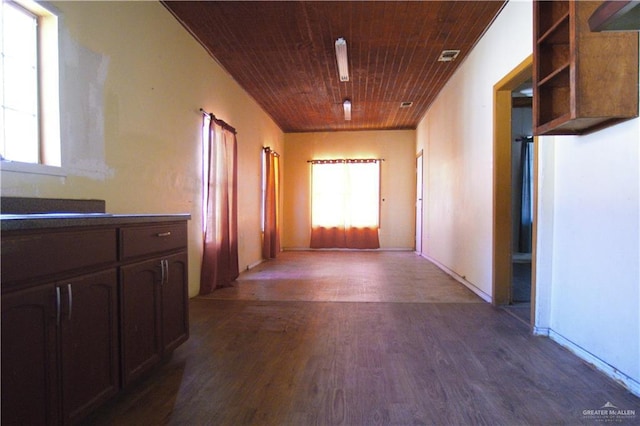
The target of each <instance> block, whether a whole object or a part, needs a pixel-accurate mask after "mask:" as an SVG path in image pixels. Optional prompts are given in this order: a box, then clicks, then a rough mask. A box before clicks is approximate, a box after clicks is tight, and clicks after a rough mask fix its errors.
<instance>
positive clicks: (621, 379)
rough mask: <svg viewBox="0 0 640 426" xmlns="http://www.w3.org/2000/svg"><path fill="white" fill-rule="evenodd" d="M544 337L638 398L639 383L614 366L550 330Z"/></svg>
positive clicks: (639, 393)
mask: <svg viewBox="0 0 640 426" xmlns="http://www.w3.org/2000/svg"><path fill="white" fill-rule="evenodd" d="M541 335H542V334H541ZM546 335H547V336H548V337H549V338H550V339H551V340H553V341H554V342H556V343H557V344H559V345H560V346H563V347H565V348H567V349H568V350H570V351H571V352H573V353H574V354H575V355H576V356H578V357H579V358H582V359H583V360H584V361H586V362H588V363H589V364H591V365H593V366H594V367H595V368H596V369H598V370H599V371H601V372H602V373H604V374H605V375H607V376H609V377H610V378H612V379H613V380H615V381H617V382H618V383H620V384H622V385H623V386H624V387H625V388H627V389H628V390H629V392H631V393H632V394H634V395H636V396H638V397H640V382H638V381H637V380H635V379H634V378H632V377H629V376H627V375H626V374H624V373H623V372H621V371H620V370H618V369H617V368H615V367H614V366H612V365H610V364H608V363H607V362H605V361H603V360H602V359H600V358H598V357H597V356H596V355H594V354H592V353H591V352H589V351H587V350H586V349H584V348H582V347H581V346H579V345H577V344H576V343H574V342H572V341H571V340H569V339H567V338H566V337H564V336H563V335H561V334H559V333H557V332H555V331H553V330H552V329H547V334H546Z"/></svg>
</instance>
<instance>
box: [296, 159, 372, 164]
mask: <svg viewBox="0 0 640 426" xmlns="http://www.w3.org/2000/svg"><path fill="white" fill-rule="evenodd" d="M378 161H384V158H339V159H332V160H307V163H313V164H323V163H325V164H327V163H329V164H330V163H375V162H378Z"/></svg>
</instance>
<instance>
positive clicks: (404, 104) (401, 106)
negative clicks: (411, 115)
mask: <svg viewBox="0 0 640 426" xmlns="http://www.w3.org/2000/svg"><path fill="white" fill-rule="evenodd" d="M412 105H413V102H402V103H400V108H409V107H411V106H412Z"/></svg>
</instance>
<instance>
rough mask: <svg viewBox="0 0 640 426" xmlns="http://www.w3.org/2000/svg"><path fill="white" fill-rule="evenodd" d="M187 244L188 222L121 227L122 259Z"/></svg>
mask: <svg viewBox="0 0 640 426" xmlns="http://www.w3.org/2000/svg"><path fill="white" fill-rule="evenodd" d="M186 246H187V224H186V222H185V223H173V224H167V225H154V226H140V227H131V228H121V229H120V250H121V251H120V257H121V259H128V258H133V257H138V256H144V255H147V254H153V253H160V252H165V251H170V250H175V249H179V248H183V247H186Z"/></svg>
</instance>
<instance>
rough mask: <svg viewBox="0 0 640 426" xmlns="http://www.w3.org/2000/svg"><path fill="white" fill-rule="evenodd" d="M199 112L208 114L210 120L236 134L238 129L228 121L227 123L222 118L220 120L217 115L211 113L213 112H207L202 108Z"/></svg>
mask: <svg viewBox="0 0 640 426" xmlns="http://www.w3.org/2000/svg"><path fill="white" fill-rule="evenodd" d="M200 112H201V113H202V114H204V115H208V116H209V117H210V118H211V120H212V121H213V122H214V123H216V124H217V125H219V126H222V127H223V128H225V129H227V130H228V131H230V132H231V133H233V134H234V135H237V134H238V131H237V130H236V128H235V127H233V126H232V125H230V124H229V123H227V122H226V121H224V120H220V119H219V118H218V117H216V116H215V115H213V113H211V112H207V111H205V110H204V109H202V108H200Z"/></svg>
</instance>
